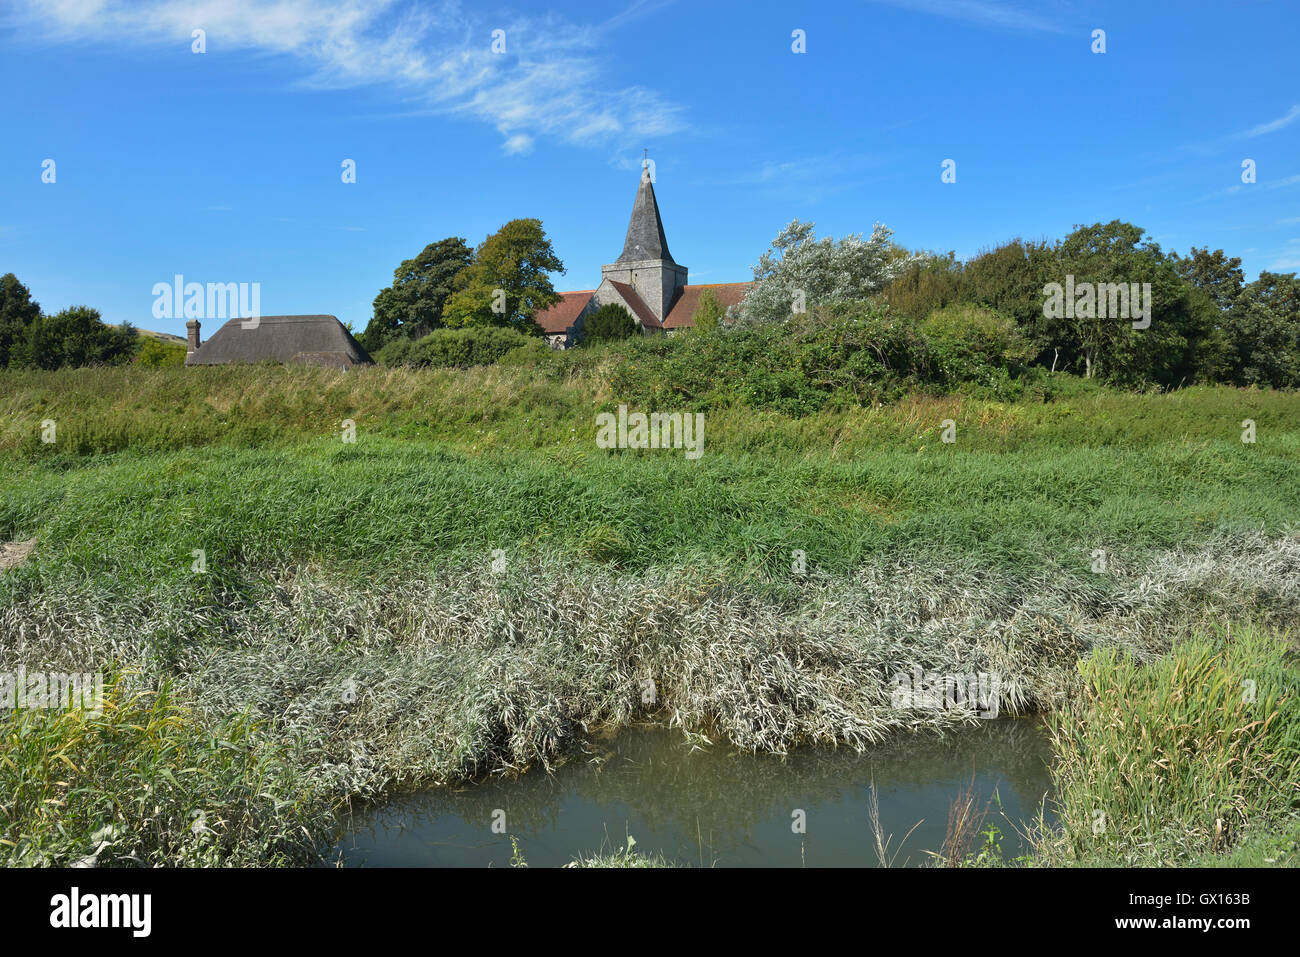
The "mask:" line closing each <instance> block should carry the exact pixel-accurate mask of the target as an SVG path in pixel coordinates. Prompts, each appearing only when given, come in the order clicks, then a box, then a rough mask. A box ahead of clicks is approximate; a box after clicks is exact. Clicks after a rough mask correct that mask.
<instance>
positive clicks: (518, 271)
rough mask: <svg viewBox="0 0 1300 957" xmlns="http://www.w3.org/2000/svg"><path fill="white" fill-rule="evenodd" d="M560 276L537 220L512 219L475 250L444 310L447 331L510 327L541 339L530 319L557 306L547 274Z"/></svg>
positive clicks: (561, 267) (558, 264)
mask: <svg viewBox="0 0 1300 957" xmlns="http://www.w3.org/2000/svg"><path fill="white" fill-rule="evenodd" d="M553 272H558V273H563V272H564V263H563V262H561V261H560V258H559V257H558V256H557V255H555V250H554V249H552V248H551V241H550V240H549V239H547V237H546V231H545V230H544V229H542V221H541V220H540V219H512V220H510V222H508V223H506V224H505V225H504V226H502V227H501V228H500V229H498V230H497V231H496V232H495V233H493V234H492V235H491V236H489V237H487V239H485V240H483V242H482V243H480V244H479V246H478V248H477V249H476V250H475V251H474V262H473V263H471V264H470V265H469V266H468V267H466V268H465V269H464V270H463V271H462V272H461V273H460V274H459V275H457V277H456V283H455V286H456V289H455V291H454V292H453V293H452V294H451V296H450V298H449V299H448V300H447V305H446V307H445V309H444V310H443V323H444V324H445V325H448V326H511V327H513V328H516V329H518V330H520V331H521V332H526V333H529V334H530V335H531V334H540V331H541V330H540V329H539V328H538V327H537V325H536V323H534V322H533V321H532V318H533V316H535V315H536V314H537V313H538V312H540V311H541V310H543V309H546V308H547V307H549V306H552V305H554V304H555V303H557V302H559V301H560V296H559V294H558V293H557V292H556V291H555V287H554V286H552V285H551V279H550V276H549V275H548V274H549V273H553Z"/></svg>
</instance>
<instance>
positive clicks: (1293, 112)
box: [1241, 103, 1300, 137]
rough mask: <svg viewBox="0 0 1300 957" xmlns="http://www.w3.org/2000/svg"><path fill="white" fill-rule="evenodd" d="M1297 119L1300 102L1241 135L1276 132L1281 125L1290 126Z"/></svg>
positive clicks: (1299, 111)
mask: <svg viewBox="0 0 1300 957" xmlns="http://www.w3.org/2000/svg"><path fill="white" fill-rule="evenodd" d="M1297 119H1300V103H1297V104H1295V105H1294V106H1292V107H1291V109H1289V110H1288V111H1287V112H1286V115H1285V116H1279V117H1278V118H1277V119H1275V120H1269V121H1268V122H1267V123H1261V124H1259V126H1256V127H1252V128H1251V129H1249V130H1246V132H1244V133H1242V134H1241V135H1242V136H1244V137H1251V136H1263V135H1264V134H1265V133H1276V132H1277V131H1278V130H1280V129H1282V128H1283V127H1287V126H1290V125H1291V124H1292V123H1294V122H1295V121H1296V120H1297Z"/></svg>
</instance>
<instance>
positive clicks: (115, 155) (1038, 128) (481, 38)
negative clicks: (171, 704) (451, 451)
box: [0, 0, 1300, 334]
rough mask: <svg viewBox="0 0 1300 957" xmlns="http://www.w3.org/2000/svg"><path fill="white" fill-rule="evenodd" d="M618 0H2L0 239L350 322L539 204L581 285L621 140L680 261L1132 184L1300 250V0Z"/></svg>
mask: <svg viewBox="0 0 1300 957" xmlns="http://www.w3.org/2000/svg"><path fill="white" fill-rule="evenodd" d="M622 4H623V5H619V2H618V0H616V2H615V3H613V4H611V3H610V2H608V0H606V2H591V3H578V2H567V3H552V4H546V3H530V4H516V5H514V6H505V5H502V6H497V5H495V4H494V3H493V2H492V0H486V2H482V3H474V4H473V5H464V6H457V5H455V4H443V3H412V2H401V0H394V2H364V0H320V2H315V3H310V2H305V0H280V2H274V3H255V2H252V0H205V2H200V3H165V4H164V3H154V2H140V3H118V2H112V0H105V2H99V0H43V2H40V3H33V4H27V3H23V2H19V3H0V89H3V92H4V103H5V111H4V113H5V115H4V120H3V130H4V136H3V142H0V272H8V271H12V272H14V273H16V274H17V275H18V277H19V278H20V279H21V280H22V281H23V282H25V283H26V284H27V285H28V286H29V287H30V288H31V289H32V292H33V294H34V295H35V297H36V298H37V299H38V300H39V301H40V302H41V304H42V306H43V307H44V308H45V309H46V310H47V311H51V312H52V311H56V310H58V309H62V308H64V307H66V306H69V305H73V304H87V305H91V306H94V307H96V308H98V309H99V310H100V311H101V312H102V313H103V315H104V317H105V319H106V320H108V321H111V322H121V321H123V320H129V321H131V322H133V323H135V324H136V325H139V326H143V327H145V328H155V329H159V330H160V331H166V332H174V333H179V334H183V333H184V328H183V320H181V319H174V320H156V319H154V318H153V317H152V315H151V306H152V304H153V298H154V297H153V294H152V288H153V285H154V284H155V283H157V282H168V281H170V280H171V278H172V276H174V275H175V274H176V273H181V274H183V275H184V276H185V277H186V279H187V281H198V282H260V283H261V296H262V302H261V309H262V313H263V314H267V315H271V314H277V313H332V314H334V315H337V316H338V317H339V318H340V319H343V320H344V321H348V322H351V323H353V324H354V326H355V327H356V328H358V329H361V328H364V326H365V324H366V322H367V321H368V319H369V317H370V303H371V301H372V299H373V298H374V295H375V293H376V292H377V291H378V290H379V289H380V288H381V287H383V286H385V285H387V284H388V283H389V282H390V281H391V278H392V270H393V268H394V267H395V266H396V265H397V264H398V263H399V262H400V261H401V260H402V259H404V258H407V257H410V256H413V255H415V254H416V253H417V252H418V251H419V250H420V249H421V248H423V247H424V245H425V244H426V243H428V242H431V241H433V240H436V239H440V238H442V237H444V236H450V235H459V236H463V237H465V238H466V239H467V240H468V241H469V242H470V243H471V244H475V243H478V242H480V241H481V240H482V239H483V238H484V237H485V236H486V235H487V234H488V233H489V232H491V231H493V230H495V229H496V228H497V227H499V226H500V225H501V224H502V223H503V222H505V221H506V220H508V219H512V218H515V217H520V216H535V217H538V218H540V219H541V220H542V221H543V223H544V225H545V227H546V230H547V232H548V234H549V235H550V237H551V239H552V241H553V243H554V245H555V249H556V251H557V253H558V254H559V255H560V258H561V259H563V260H564V262H565V263H566V265H567V266H568V267H569V268H568V272H567V274H566V275H564V276H557V277H556V278H555V282H556V287H557V288H559V289H585V288H591V287H592V286H594V285H595V284H596V282H597V281H598V279H599V275H600V272H599V270H600V266H601V264H602V263H605V262H610V261H612V260H613V259H615V258H616V257H617V256H618V254H619V252H620V251H621V249H622V243H623V234H624V231H625V230H626V228H627V218H628V214H629V213H630V210H631V205H632V200H633V197H634V194H635V191H636V183H637V175H638V170H639V166H640V160H641V156H642V149H643V148H648V149H649V151H650V156H651V158H653V159H654V160H655V164H656V174H657V175H656V179H657V185H656V190H657V192H658V196H659V204H660V208H661V210H662V212H663V216H664V221H665V226H666V229H667V233H668V240H669V244H670V247H671V249H672V252H673V255H674V257H675V258H676V259H677V260H678V261H679V262H681V263H684V264H685V265H687V266H688V267H689V268H690V277H691V281H692V282H730V281H739V280H745V279H749V278H750V276H751V269H750V267H751V266H752V264H753V263H754V262H755V261H756V260H757V258H758V256H759V254H760V253H761V252H762V251H763V250H764V249H765V248H766V247H767V245H768V243H769V242H770V241H771V239H772V238H773V237H774V236H775V234H776V233H777V232H778V231H779V230H780V228H781V227H782V226H783V225H785V224H786V223H788V222H789V221H790V220H791V219H794V218H796V217H798V218H800V219H804V220H813V221H815V222H816V223H817V226H818V232H819V233H830V234H833V235H837V236H838V235H842V234H844V233H850V232H870V230H871V227H872V225H873V224H874V223H875V222H877V221H879V222H883V223H885V224H886V225H887V226H889V227H890V228H891V229H893V230H894V233H895V238H896V239H897V240H898V241H899V242H901V243H903V244H904V245H906V246H908V247H911V248H924V249H936V250H944V251H946V250H949V249H952V250H955V251H956V252H957V253H958V255H960V256H963V257H965V256H970V255H972V254H974V253H976V252H978V251H980V250H981V249H984V248H987V247H989V246H992V245H995V244H997V243H999V242H1001V241H1003V240H1005V239H1008V238H1011V237H1014V236H1024V237H1027V238H1038V237H1043V236H1046V237H1050V238H1056V237H1059V236H1061V235H1063V234H1064V233H1066V232H1068V231H1069V230H1070V229H1071V228H1072V227H1073V225H1075V224H1077V223H1084V222H1088V223H1091V222H1096V221H1108V220H1111V219H1115V218H1120V219H1126V220H1129V221H1131V222H1134V223H1136V224H1138V225H1140V226H1143V227H1144V228H1146V229H1147V230H1148V233H1149V234H1150V235H1151V236H1153V237H1154V238H1155V239H1156V240H1157V241H1158V242H1160V243H1161V245H1162V246H1164V247H1165V248H1167V249H1168V248H1173V249H1177V250H1179V251H1183V252H1185V251H1186V250H1187V249H1188V248H1189V247H1190V246H1192V245H1193V244H1195V245H1197V246H1203V245H1209V246H1210V247H1211V248H1217V247H1222V248H1224V249H1225V250H1227V251H1228V252H1229V253H1230V254H1232V255H1239V256H1241V257H1242V259H1243V260H1244V264H1245V267H1246V271H1247V275H1248V277H1249V278H1253V277H1254V276H1255V274H1257V273H1258V271H1259V270H1261V269H1271V270H1275V271H1295V270H1300V67H1297V52H1296V38H1297V37H1298V36H1300V4H1296V3H1293V2H1282V0H1279V2H1266V0H1259V2H1245V3H1237V4H1231V5H1229V4H1225V3H1201V2H1179V3H1134V2H1132V0H1128V2H1107V3H1065V2H1054V0H1039V2H1019V0H1017V2H1012V3H995V2H992V0H889V2H869V0H859V2H851V3H849V2H845V3H825V4H808V5H804V4H791V3H788V2H783V3H767V2H755V0H745V2H737V3H687V2H677V3H673V2H656V0H643V2H636V0H622ZM194 29H203V30H205V31H206V48H207V50H206V52H205V53H203V54H201V55H200V54H196V53H194V52H192V49H191V48H192V42H193V41H192V39H191V37H192V31H193V30H194ZM796 29H800V30H803V31H805V34H806V47H807V52H806V53H802V54H796V53H794V52H793V51H792V49H791V47H792V43H793V41H792V38H791V34H792V31H794V30H796ZM1096 29H1103V30H1105V32H1106V52H1105V53H1104V54H1096V53H1093V52H1092V51H1091V46H1092V44H1093V39H1092V32H1093V31H1094V30H1096ZM494 30H504V31H505V45H506V51H505V53H504V54H494V53H493V52H492V50H491V46H492V41H493V38H492V33H493V31H494ZM1247 158H1249V159H1253V160H1254V161H1255V163H1256V169H1257V182H1255V183H1250V184H1244V183H1242V180H1241V176H1242V168H1241V164H1242V161H1243V160H1244V159H1247ZM45 159H53V160H55V163H56V167H55V170H56V181H55V182H54V183H53V184H48V183H42V181H41V172H42V162H43V161H44V160H45ZM345 159H352V160H354V161H355V162H356V166H357V181H356V183H354V184H345V183H343V182H342V181H341V176H340V173H341V164H342V162H343V160H345ZM945 159H952V160H954V161H955V162H956V172H957V181H956V183H952V184H946V183H943V182H941V175H940V174H941V172H942V169H941V166H942V163H943V161H944V160H945ZM210 331H211V330H205V332H210Z"/></svg>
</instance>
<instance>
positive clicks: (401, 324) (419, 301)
mask: <svg viewBox="0 0 1300 957" xmlns="http://www.w3.org/2000/svg"><path fill="white" fill-rule="evenodd" d="M473 259H474V253H473V251H472V250H470V248H469V246H468V245H467V244H466V242H465V240H463V239H461V238H460V237H458V236H449V237H448V238H446V239H440V240H438V241H437V242H434V243H429V245H427V246H425V247H424V249H423V250H422V251H421V252H420V254H419V255H418V256H416V257H415V258H413V259H405V260H403V261H402V264H401V265H400V266H398V267H397V268H396V269H394V270H393V284H392V285H391V286H386V287H385V288H383V289H381V290H380V291H379V295H377V296H375V302H374V315H373V317H372V318H371V320H370V323H369V325H367V326H366V331H365V332H364V333H362V334H361V337H360V342H361V344H362V345H363V346H364V347H365V348H366V349H368V350H371V351H374V350H378V349H380V348H382V347H383V346H385V345H387V344H388V343H389V342H392V341H393V340H394V339H398V338H401V337H403V336H405V337H408V338H419V337H420V336H423V335H427V334H428V333H430V332H432V331H433V330H434V329H437V328H439V327H441V326H442V325H443V321H442V312H443V307H444V306H445V305H446V302H447V297H448V296H450V295H451V292H452V284H453V283H454V281H455V279H456V276H457V275H458V274H459V273H460V271H461V270H462V269H464V268H465V267H466V266H468V265H469V264H470V263H471V262H472V261H473Z"/></svg>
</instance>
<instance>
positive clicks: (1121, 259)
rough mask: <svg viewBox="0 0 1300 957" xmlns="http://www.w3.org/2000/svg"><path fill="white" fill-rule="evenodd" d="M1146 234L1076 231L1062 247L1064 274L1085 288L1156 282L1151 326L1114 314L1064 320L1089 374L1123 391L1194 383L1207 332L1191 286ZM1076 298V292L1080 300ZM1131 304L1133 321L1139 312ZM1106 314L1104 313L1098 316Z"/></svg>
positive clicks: (1109, 228) (1097, 227)
mask: <svg viewBox="0 0 1300 957" xmlns="http://www.w3.org/2000/svg"><path fill="white" fill-rule="evenodd" d="M1144 235H1145V230H1143V229H1142V228H1141V227H1139V226H1134V225H1133V224H1132V223H1126V222H1122V221H1120V220H1113V221H1111V222H1109V223H1094V224H1092V225H1091V226H1078V227H1076V228H1075V230H1074V232H1072V233H1070V234H1069V235H1068V236H1066V237H1065V239H1063V240H1062V241H1061V242H1060V244H1059V245H1058V247H1057V259H1058V261H1059V268H1060V270H1061V276H1059V277H1058V278H1057V279H1056V280H1055V281H1056V282H1058V283H1062V284H1063V283H1064V282H1065V277H1066V276H1067V275H1073V276H1074V282H1075V287H1076V290H1077V289H1078V286H1079V284H1081V283H1085V282H1087V283H1092V284H1093V286H1094V287H1095V286H1096V285H1097V284H1099V283H1123V284H1132V283H1137V284H1138V286H1139V288H1141V287H1142V286H1143V284H1145V283H1150V290H1151V315H1150V317H1149V320H1150V326H1149V327H1147V328H1145V329H1135V328H1134V327H1133V324H1132V322H1130V321H1129V320H1128V319H1124V318H1116V317H1113V316H1110V317H1106V318H1102V317H1100V316H1099V315H1094V316H1092V317H1088V316H1086V315H1081V312H1082V310H1080V309H1079V308H1078V305H1077V303H1076V307H1075V310H1074V313H1075V314H1074V316H1073V317H1066V318H1064V323H1065V325H1066V327H1067V330H1068V331H1069V332H1070V333H1071V334H1072V337H1073V345H1074V346H1075V347H1076V348H1077V350H1078V355H1079V357H1080V358H1081V360H1082V366H1083V368H1082V369H1081V371H1082V372H1083V373H1084V375H1086V376H1090V377H1091V376H1094V375H1100V376H1101V377H1103V378H1105V379H1107V380H1108V381H1111V382H1114V383H1117V384H1120V385H1140V384H1145V383H1159V384H1161V385H1170V386H1174V385H1178V384H1180V383H1182V382H1189V381H1192V380H1193V379H1194V377H1195V365H1194V361H1193V360H1194V356H1195V353H1196V349H1197V348H1198V346H1199V345H1200V343H1201V341H1202V340H1203V339H1204V338H1205V336H1206V335H1207V333H1208V331H1209V330H1208V329H1206V328H1205V327H1204V316H1201V315H1198V314H1197V313H1196V312H1195V311H1194V310H1193V309H1192V308H1191V307H1190V300H1189V295H1188V291H1189V290H1188V286H1187V284H1186V283H1185V282H1184V281H1183V279H1182V277H1181V276H1180V275H1179V274H1178V271H1177V269H1176V268H1175V266H1174V263H1173V262H1172V261H1171V260H1170V258H1169V257H1168V256H1167V255H1166V254H1165V253H1164V252H1162V251H1161V249H1160V245H1159V244H1158V243H1155V242H1153V241H1151V240H1149V239H1144V238H1143V237H1144ZM1077 294H1078V293H1076V295H1077ZM1138 307H1139V304H1138V303H1130V310H1129V314H1130V316H1133V315H1136V314H1137V312H1138V311H1139V308H1138ZM1099 311H1100V310H1099V309H1098V310H1097V312H1099Z"/></svg>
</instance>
